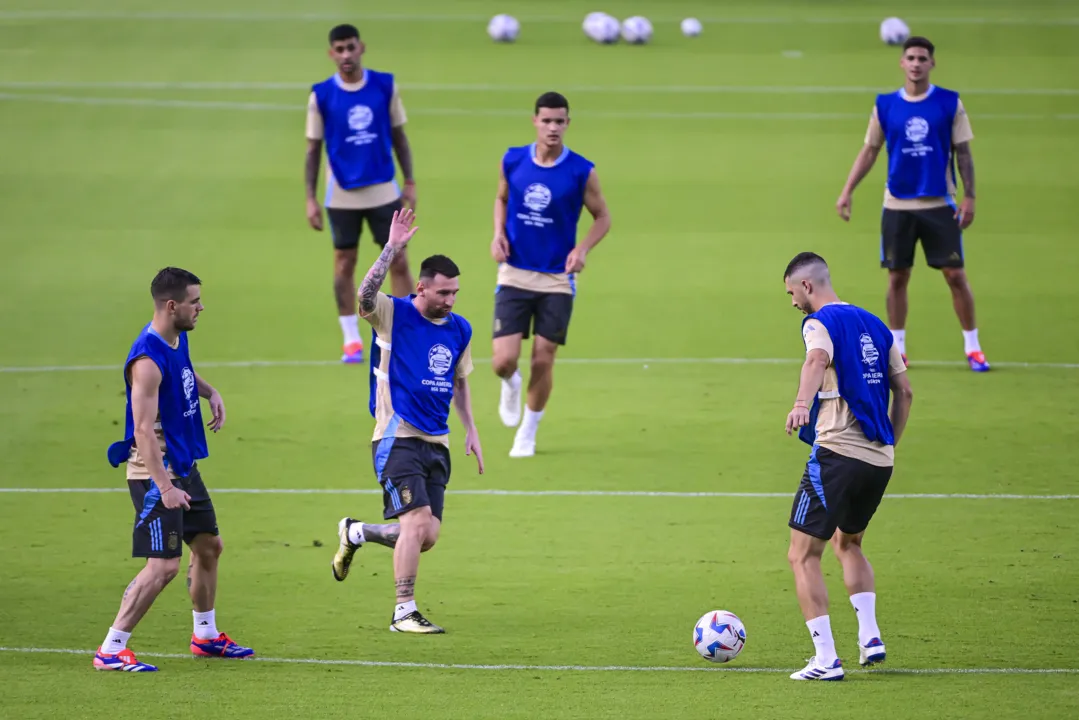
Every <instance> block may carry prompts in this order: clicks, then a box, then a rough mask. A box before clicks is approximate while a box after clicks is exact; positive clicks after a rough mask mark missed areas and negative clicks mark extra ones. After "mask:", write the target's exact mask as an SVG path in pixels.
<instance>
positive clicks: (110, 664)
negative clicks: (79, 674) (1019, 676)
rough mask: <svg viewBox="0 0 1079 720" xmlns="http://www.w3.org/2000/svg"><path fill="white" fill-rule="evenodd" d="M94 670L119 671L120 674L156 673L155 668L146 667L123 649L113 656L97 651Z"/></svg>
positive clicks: (152, 666) (128, 651)
mask: <svg viewBox="0 0 1079 720" xmlns="http://www.w3.org/2000/svg"><path fill="white" fill-rule="evenodd" d="M94 668H96V669H97V670H120V671H121V672H157V667H156V666H154V665H147V664H146V663H142V662H139V661H138V660H136V659H135V653H133V652H131V651H130V650H128V649H127V648H124V649H123V650H121V651H120V652H118V653H116V654H115V655H106V654H105V653H103V652H101V648H98V649H97V654H96V655H94Z"/></svg>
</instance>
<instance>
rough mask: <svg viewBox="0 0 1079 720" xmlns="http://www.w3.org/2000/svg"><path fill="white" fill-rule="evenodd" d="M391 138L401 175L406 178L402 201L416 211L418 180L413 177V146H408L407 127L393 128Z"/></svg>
mask: <svg viewBox="0 0 1079 720" xmlns="http://www.w3.org/2000/svg"><path fill="white" fill-rule="evenodd" d="M390 138H391V139H392V140H393V154H394V155H396V156H397V164H398V165H400V166H401V174H402V175H404V176H405V187H404V190H402V191H401V199H402V200H403V201H404V204H405V205H406V206H407V207H409V208H411V209H412V210H415V209H416V178H415V177H413V175H412V146H411V145H409V144H408V135H406V134H405V126H404V125H398V126H397V127H395V128H392V129H391V130H390Z"/></svg>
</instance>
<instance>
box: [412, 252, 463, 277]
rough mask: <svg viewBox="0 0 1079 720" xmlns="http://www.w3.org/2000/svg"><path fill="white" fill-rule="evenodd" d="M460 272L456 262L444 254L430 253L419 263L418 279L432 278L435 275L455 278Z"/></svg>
mask: <svg viewBox="0 0 1079 720" xmlns="http://www.w3.org/2000/svg"><path fill="white" fill-rule="evenodd" d="M460 274H461V269H460V268H458V267H457V263H455V262H454V261H453V260H450V259H449V258H448V257H446V256H445V255H432V256H431V257H429V258H427V259H426V260H424V261H423V262H422V263H420V280H434V278H435V275H442V276H443V277H448V278H455V277H457V276H458V275H460Z"/></svg>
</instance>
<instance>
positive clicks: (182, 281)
mask: <svg viewBox="0 0 1079 720" xmlns="http://www.w3.org/2000/svg"><path fill="white" fill-rule="evenodd" d="M192 285H202V280H199V279H198V276H196V275H195V274H194V273H191V272H188V271H187V270H183V269H181V268H178V267H167V268H163V269H162V270H160V271H158V273H157V275H155V276H154V279H153V282H151V283H150V295H151V297H153V299H154V302H161V303H163V302H166V301H168V300H173V301H175V302H183V301H184V300H186V299H187V289H188V288H189V287H191V286H192Z"/></svg>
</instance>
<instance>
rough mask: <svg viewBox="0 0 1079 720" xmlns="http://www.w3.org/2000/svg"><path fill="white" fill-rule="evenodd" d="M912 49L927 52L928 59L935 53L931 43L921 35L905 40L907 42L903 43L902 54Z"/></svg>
mask: <svg viewBox="0 0 1079 720" xmlns="http://www.w3.org/2000/svg"><path fill="white" fill-rule="evenodd" d="M914 47H916V48H924V49H925V50H928V51H929V57H933V53H934V52H936V48H935V47H933V43H931V42H929V38H927V37H922V36H921V35H914V36H913V37H909V38H907V41H906V42H905V43H903V52H906V51H907V50H910V49H911V48H914Z"/></svg>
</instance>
